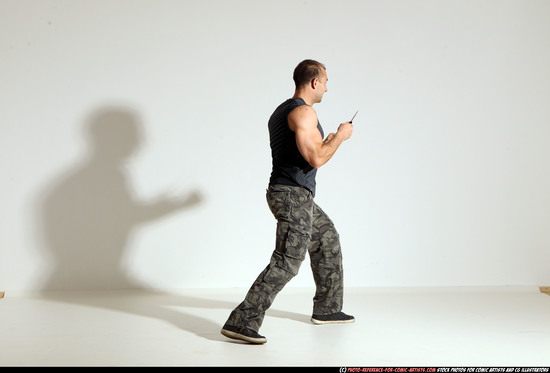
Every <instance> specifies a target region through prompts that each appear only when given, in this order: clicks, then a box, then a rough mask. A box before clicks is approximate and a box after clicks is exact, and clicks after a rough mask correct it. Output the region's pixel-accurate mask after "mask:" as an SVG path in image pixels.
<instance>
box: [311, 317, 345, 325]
mask: <svg viewBox="0 0 550 373" xmlns="http://www.w3.org/2000/svg"><path fill="white" fill-rule="evenodd" d="M311 322H312V323H314V324H315V325H327V324H352V323H354V322H355V319H351V320H327V321H325V320H317V319H314V318H313V317H312V318H311Z"/></svg>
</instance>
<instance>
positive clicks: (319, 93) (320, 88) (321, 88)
mask: <svg viewBox="0 0 550 373" xmlns="http://www.w3.org/2000/svg"><path fill="white" fill-rule="evenodd" d="M327 82H328V76H327V71H326V70H325V69H321V74H320V75H319V77H318V78H317V85H316V86H315V92H316V96H315V98H316V100H315V101H316V102H321V101H322V100H323V95H324V94H325V92H327V91H328V88H327Z"/></svg>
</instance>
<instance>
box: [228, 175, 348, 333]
mask: <svg viewBox="0 0 550 373" xmlns="http://www.w3.org/2000/svg"><path fill="white" fill-rule="evenodd" d="M267 203H268V205H269V208H270V210H271V212H272V213H273V215H274V216H275V218H276V219H277V234H276V244H275V251H274V252H273V255H272V256H271V259H270V263H269V265H268V266H267V267H266V268H265V269H264V270H263V272H262V273H260V275H259V276H258V278H257V279H256V281H255V282H254V283H253V284H252V286H251V288H250V290H249V291H248V293H247V295H246V297H245V299H244V301H243V302H242V303H241V304H240V305H239V306H237V308H235V309H234V310H233V312H232V313H231V315H230V316H229V319H228V320H227V323H226V324H228V325H232V326H235V327H238V328H250V329H253V330H255V331H258V330H259V328H260V326H261V325H262V322H263V318H264V315H265V311H266V310H267V309H268V308H269V307H270V306H271V304H272V303H273V300H274V299H275V296H276V295H277V294H278V293H279V292H280V291H281V290H282V289H283V287H284V286H285V285H286V284H287V283H288V282H289V281H290V280H291V279H292V278H293V277H294V276H296V274H298V269H299V268H300V265H301V264H302V262H303V261H304V259H305V256H306V252H309V256H310V263H311V269H312V271H313V279H314V281H315V285H316V293H315V297H314V298H313V313H314V314H317V315H328V314H332V313H336V312H339V311H341V310H342V302H343V272H342V254H341V249H340V239H339V236H338V232H336V229H335V228H334V224H333V223H332V221H331V220H330V218H329V217H328V216H327V215H326V214H325V213H324V212H323V210H321V208H320V207H319V206H317V204H316V203H315V202H314V201H313V197H312V195H311V192H309V191H308V190H306V189H304V188H301V187H294V186H287V185H274V186H270V187H269V189H268V191H267Z"/></svg>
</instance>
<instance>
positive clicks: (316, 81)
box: [310, 78, 319, 89]
mask: <svg viewBox="0 0 550 373" xmlns="http://www.w3.org/2000/svg"><path fill="white" fill-rule="evenodd" d="M318 83H319V78H313V79H312V80H311V83H310V85H311V88H313V89H315V87H317V84H318Z"/></svg>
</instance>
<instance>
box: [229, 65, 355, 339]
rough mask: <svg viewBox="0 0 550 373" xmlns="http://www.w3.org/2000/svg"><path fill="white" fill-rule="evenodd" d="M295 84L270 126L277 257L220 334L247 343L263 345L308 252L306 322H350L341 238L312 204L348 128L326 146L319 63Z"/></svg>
mask: <svg viewBox="0 0 550 373" xmlns="http://www.w3.org/2000/svg"><path fill="white" fill-rule="evenodd" d="M293 79H294V82H295V84H296V90H295V93H294V96H293V97H292V98H291V99H288V100H286V101H285V102H283V103H282V104H281V105H280V106H279V107H278V108H277V109H276V110H275V112H274V113H273V114H272V116H271V118H270V119H269V124H268V127H269V136H270V146H271V154H272V158H273V169H272V173H271V177H270V180H269V189H268V190H267V196H266V197H267V202H268V205H269V208H270V210H271V212H272V213H273V215H274V216H275V218H276V219H277V232H276V245H275V251H274V252H273V255H272V257H271V260H270V263H269V265H268V266H267V267H266V268H265V269H264V271H263V272H262V273H261V274H260V275H259V276H258V278H257V279H256V281H255V282H254V284H253V285H252V287H251V288H250V290H249V291H248V293H247V295H246V297H245V299H244V301H243V302H242V303H241V304H240V305H239V306H237V308H235V309H234V310H233V312H231V314H230V316H229V319H228V320H227V322H226V323H225V325H224V326H223V328H222V330H221V333H222V334H223V335H224V336H226V337H228V338H233V339H239V340H243V341H247V342H249V343H256V344H261V343H265V342H267V339H266V338H265V337H263V336H261V335H259V334H258V331H259V328H260V326H261V324H262V322H263V318H264V315H265V311H266V310H267V309H268V308H269V307H270V306H271V304H272V302H273V300H274V299H275V296H276V295H277V294H278V293H279V291H281V290H282V289H283V287H284V286H285V285H286V284H287V283H288V282H289V281H290V279H292V278H293V277H294V276H295V275H296V274H297V273H298V269H299V267H300V264H301V263H302V261H303V260H304V259H305V255H306V252H309V255H310V262H311V269H312V271H313V278H314V280H315V285H316V293H315V297H314V298H313V301H314V304H313V315H312V317H311V321H312V322H313V323H315V324H331V323H350V322H354V321H355V319H354V318H353V316H349V315H346V314H345V313H343V312H341V311H342V302H343V273H342V255H341V250H340V241H339V236H338V233H337V232H336V229H335V228H334V224H333V223H332V221H331V220H330V219H329V217H328V216H327V215H326V214H325V213H324V212H323V210H321V208H319V206H317V204H315V202H314V201H313V197H314V195H315V186H316V183H315V176H316V173H317V169H318V168H319V167H321V166H322V165H324V164H325V163H327V162H328V161H329V159H330V158H331V157H332V156H333V155H334V153H335V152H336V150H337V149H338V147H339V146H340V145H341V144H342V142H344V141H345V140H347V139H349V138H350V136H351V134H352V131H353V125H352V124H351V122H346V123H342V124H340V126H339V127H338V131H337V132H336V133H331V134H329V135H328V136H327V138H326V139H325V140H324V141H323V136H324V134H323V129H322V127H321V125H320V123H319V121H318V119H317V114H316V113H315V110H314V109H313V107H312V105H313V104H316V103H320V102H321V100H322V98H323V95H324V94H325V92H327V81H328V77H327V72H326V69H325V67H324V65H322V64H321V63H319V62H317V61H313V60H305V61H302V62H301V63H300V64H298V66H297V67H296V69H295V70H294V75H293Z"/></svg>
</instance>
